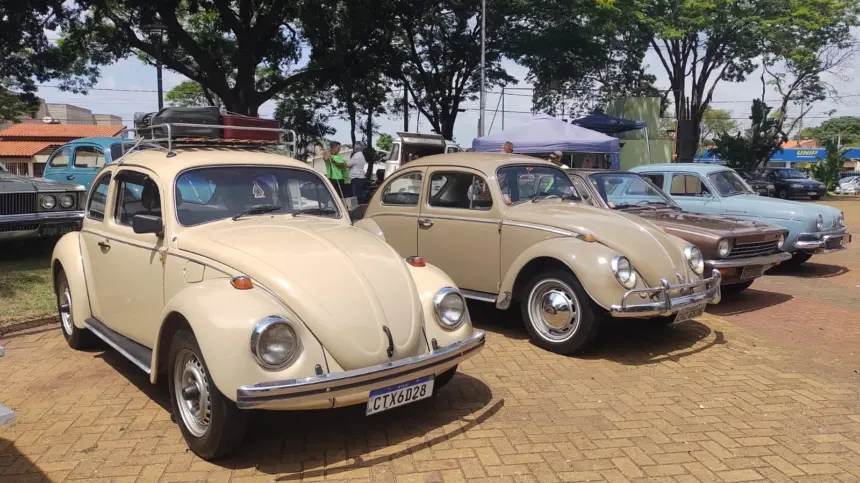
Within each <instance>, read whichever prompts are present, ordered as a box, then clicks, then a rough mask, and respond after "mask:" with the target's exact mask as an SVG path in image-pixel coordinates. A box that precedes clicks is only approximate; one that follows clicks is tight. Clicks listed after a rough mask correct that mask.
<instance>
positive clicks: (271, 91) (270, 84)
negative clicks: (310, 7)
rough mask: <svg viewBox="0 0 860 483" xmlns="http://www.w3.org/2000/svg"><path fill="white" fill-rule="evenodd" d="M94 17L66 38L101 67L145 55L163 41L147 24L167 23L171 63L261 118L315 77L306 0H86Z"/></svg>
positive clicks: (230, 106)
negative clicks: (302, 65) (304, 65)
mask: <svg viewBox="0 0 860 483" xmlns="http://www.w3.org/2000/svg"><path fill="white" fill-rule="evenodd" d="M78 3H79V4H80V5H81V6H82V7H83V8H85V9H88V10H89V12H88V14H87V15H81V16H80V17H79V18H78V21H77V22H75V23H73V24H71V25H70V28H69V29H68V31H67V33H66V37H65V38H66V40H67V42H68V43H69V44H70V45H73V46H75V47H76V48H77V50H78V52H81V53H82V54H84V53H85V54H87V55H88V56H89V58H90V59H91V60H92V61H93V62H94V63H96V64H98V65H106V64H110V63H113V62H115V61H117V60H118V59H122V58H125V57H128V56H129V55H132V53H133V52H140V53H142V54H143V55H144V56H145V57H146V58H147V59H149V60H150V61H152V60H153V59H154V58H155V55H156V44H157V39H154V38H150V37H149V36H147V35H145V34H144V33H143V32H142V30H141V28H142V26H143V25H145V24H150V23H161V24H163V25H165V26H166V29H167V31H166V34H165V36H164V44H163V48H162V49H161V58H162V61H163V63H164V65H165V66H166V67H167V68H168V69H170V70H173V71H175V72H178V73H180V74H182V75H184V76H185V77H187V78H188V79H190V80H192V81H194V82H197V83H198V84H200V85H201V86H202V87H204V88H206V89H208V90H209V91H211V92H212V93H213V94H214V95H215V96H217V97H218V98H219V99H221V101H222V102H223V104H224V107H225V108H226V109H227V110H229V111H232V112H236V113H239V114H246V115H251V116H256V115H257V114H258V109H259V107H260V105H262V104H263V103H264V102H266V101H268V100H270V99H273V98H275V96H277V95H278V94H279V93H280V92H282V91H284V90H286V89H288V88H290V87H291V86H293V85H294V84H296V83H297V82H299V81H302V80H305V79H306V78H307V77H310V76H313V75H315V74H322V72H319V71H317V70H315V69H298V68H297V67H296V66H297V64H298V62H299V61H300V59H301V57H302V42H303V37H302V33H301V30H300V27H299V24H300V21H299V18H298V16H299V12H300V10H301V8H300V7H301V2H300V1H298V0H283V1H275V0H214V1H211V2H200V1H189V2H179V1H176V0H117V1H112V0H110V1H109V0H78Z"/></svg>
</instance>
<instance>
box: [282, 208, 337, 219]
mask: <svg viewBox="0 0 860 483" xmlns="http://www.w3.org/2000/svg"><path fill="white" fill-rule="evenodd" d="M311 214H313V215H336V214H337V210H335V209H334V208H305V209H302V210H296V211H294V212H292V215H293V218H295V217H296V216H298V215H311Z"/></svg>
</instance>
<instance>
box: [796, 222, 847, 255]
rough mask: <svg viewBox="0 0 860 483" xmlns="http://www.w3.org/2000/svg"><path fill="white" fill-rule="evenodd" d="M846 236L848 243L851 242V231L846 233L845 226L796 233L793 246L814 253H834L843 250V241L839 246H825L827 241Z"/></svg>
mask: <svg viewBox="0 0 860 483" xmlns="http://www.w3.org/2000/svg"><path fill="white" fill-rule="evenodd" d="M845 237H847V238H848V243H851V233H848V229H847V228H840V229H838V230H830V231H820V232H817V233H801V234H799V235H797V238H796V239H795V242H794V248H795V250H798V251H804V252H812V253H815V254H819V255H820V254H824V253H834V252H840V251H842V250H845V249H846V248H848V247H846V246H845V242H844V241H843V242H842V245H840V246H839V248H827V242H829V241H830V240H836V239H839V238H845Z"/></svg>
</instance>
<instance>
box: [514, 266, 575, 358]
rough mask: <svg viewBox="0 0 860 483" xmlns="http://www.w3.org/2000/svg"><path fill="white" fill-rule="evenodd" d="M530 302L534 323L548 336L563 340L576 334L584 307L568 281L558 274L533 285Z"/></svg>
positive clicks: (530, 315)
mask: <svg viewBox="0 0 860 483" xmlns="http://www.w3.org/2000/svg"><path fill="white" fill-rule="evenodd" d="M527 303H528V314H529V319H530V322H531V324H532V327H534V329H535V330H536V331H537V333H538V334H539V335H540V336H541V338H543V339H544V340H546V341H548V342H554V343H561V342H566V341H568V340H570V339H571V338H572V337H573V336H574V335H576V332H577V330H578V329H579V326H580V322H581V320H582V309H581V306H580V304H579V298H577V296H576V293H575V292H574V291H573V289H572V288H571V287H570V286H569V285H568V284H566V283H564V282H562V281H561V280H558V279H555V278H549V279H546V280H541V281H540V282H539V283H538V284H537V285H535V286H534V288H532V290H531V292H530V293H529V296H528V302H527Z"/></svg>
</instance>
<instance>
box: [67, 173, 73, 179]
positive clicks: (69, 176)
mask: <svg viewBox="0 0 860 483" xmlns="http://www.w3.org/2000/svg"><path fill="white" fill-rule="evenodd" d="M66 179H75V175H73V174H67V175H66Z"/></svg>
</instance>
